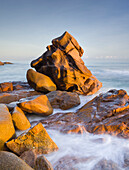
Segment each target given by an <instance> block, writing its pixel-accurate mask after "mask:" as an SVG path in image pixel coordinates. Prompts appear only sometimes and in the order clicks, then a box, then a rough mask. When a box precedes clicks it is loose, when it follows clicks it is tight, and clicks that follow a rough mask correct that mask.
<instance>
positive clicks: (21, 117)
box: [12, 106, 31, 130]
mask: <svg viewBox="0 0 129 170" xmlns="http://www.w3.org/2000/svg"><path fill="white" fill-rule="evenodd" d="M12 120H13V123H14V125H15V127H16V128H17V129H18V130H27V129H29V128H30V127H31V124H30V122H29V120H28V119H27V117H26V116H25V114H24V112H23V111H22V110H21V109H20V108H19V107H18V106H16V107H15V108H14V111H13V113H12Z"/></svg>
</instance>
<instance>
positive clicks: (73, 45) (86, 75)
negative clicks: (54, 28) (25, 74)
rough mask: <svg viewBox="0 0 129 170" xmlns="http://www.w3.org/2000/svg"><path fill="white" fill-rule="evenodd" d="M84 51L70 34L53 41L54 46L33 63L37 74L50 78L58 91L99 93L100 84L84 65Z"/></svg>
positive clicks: (48, 48) (87, 93) (49, 47)
mask: <svg viewBox="0 0 129 170" xmlns="http://www.w3.org/2000/svg"><path fill="white" fill-rule="evenodd" d="M82 54H83V49H82V48H81V47H80V45H79V44H78V42H77V41H76V40H75V38H74V37H73V36H72V35H70V34H69V33H68V32H65V33H64V34H63V35H62V36H60V37H58V38H56V39H54V40H52V45H50V46H48V47H47V51H46V52H45V53H44V54H43V55H42V56H41V57H39V58H38V59H36V60H33V61H32V62H31V66H32V67H34V68H35V69H36V71H37V72H39V73H42V74H45V75H47V76H49V77H50V78H51V79H52V80H53V82H54V83H55V84H56V86H57V89H58V90H65V91H73V92H75V91H76V92H78V93H81V94H85V95H91V94H93V93H95V92H97V91H98V90H99V89H100V87H101V86H102V83H100V82H99V81H98V80H97V79H96V77H95V76H93V75H92V73H91V72H90V70H88V69H87V67H86V66H85V65H84V62H83V60H82V59H81V56H82Z"/></svg>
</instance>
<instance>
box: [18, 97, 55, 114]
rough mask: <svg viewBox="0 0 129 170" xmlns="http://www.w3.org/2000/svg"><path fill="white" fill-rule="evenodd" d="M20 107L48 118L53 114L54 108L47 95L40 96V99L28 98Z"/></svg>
mask: <svg viewBox="0 0 129 170" xmlns="http://www.w3.org/2000/svg"><path fill="white" fill-rule="evenodd" d="M18 106H19V107H20V108H21V109H22V110H23V111H26V112H28V113H35V114H40V115H42V116H48V115H50V114H52V112H53V108H52V107H51V104H50V102H49V100H48V97H47V96H46V95H40V96H38V97H33V98H28V100H27V101H23V102H21V103H19V104H18Z"/></svg>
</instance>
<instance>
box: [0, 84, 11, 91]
mask: <svg viewBox="0 0 129 170" xmlns="http://www.w3.org/2000/svg"><path fill="white" fill-rule="evenodd" d="M0 89H1V91H2V92H6V91H13V84H12V82H5V83H1V84H0Z"/></svg>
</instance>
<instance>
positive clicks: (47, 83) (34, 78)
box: [27, 69, 56, 93]
mask: <svg viewBox="0 0 129 170" xmlns="http://www.w3.org/2000/svg"><path fill="white" fill-rule="evenodd" d="M27 81H28V83H29V85H30V86H31V87H32V88H34V89H35V90H36V91H39V92H44V93H47V92H50V91H55V90H56V85H55V84H54V83H53V81H52V80H51V79H50V78H49V77H48V76H46V75H44V74H41V73H38V72H36V71H34V70H32V69H29V70H28V71H27Z"/></svg>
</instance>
